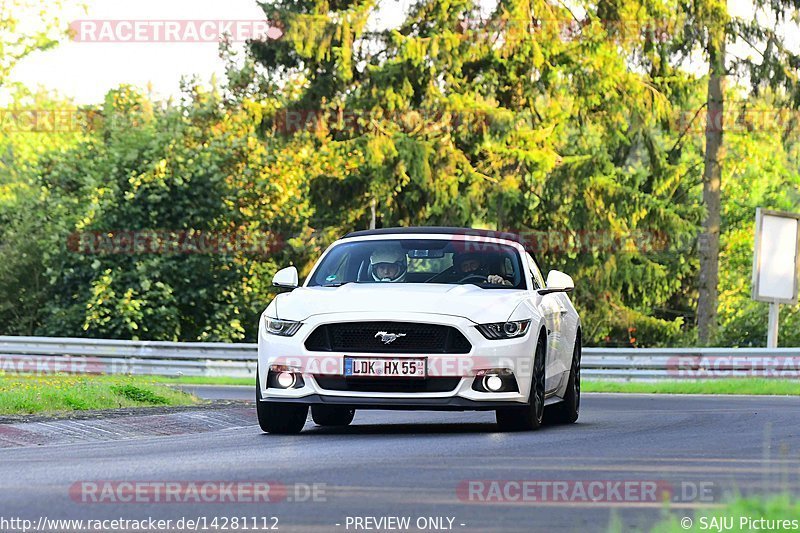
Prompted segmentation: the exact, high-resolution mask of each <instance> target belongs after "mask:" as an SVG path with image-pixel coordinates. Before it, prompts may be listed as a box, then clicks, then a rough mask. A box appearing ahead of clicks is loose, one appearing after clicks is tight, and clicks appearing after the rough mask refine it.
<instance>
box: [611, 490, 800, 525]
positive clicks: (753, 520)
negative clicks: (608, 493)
mask: <svg viewBox="0 0 800 533" xmlns="http://www.w3.org/2000/svg"><path fill="white" fill-rule="evenodd" d="M798 529H800V500H797V499H796V498H792V497H791V496H790V495H788V494H785V495H780V496H774V497H771V498H739V499H737V500H734V501H732V502H730V503H729V504H727V505H725V506H724V507H720V508H718V509H713V510H702V511H697V512H695V513H694V516H690V515H689V513H688V512H687V513H685V514H683V515H674V514H672V515H670V516H669V517H668V518H665V519H664V520H663V521H662V522H660V523H658V524H656V526H655V527H654V528H653V529H652V530H651V531H652V533H678V532H681V533H683V532H686V531H733V532H735V531H740V532H741V531H748V532H750V531H797V530H798ZM612 530H613V528H612Z"/></svg>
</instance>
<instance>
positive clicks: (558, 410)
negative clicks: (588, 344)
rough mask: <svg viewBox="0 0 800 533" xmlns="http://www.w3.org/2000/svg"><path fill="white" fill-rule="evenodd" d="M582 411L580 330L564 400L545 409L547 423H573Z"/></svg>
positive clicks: (573, 350)
mask: <svg viewBox="0 0 800 533" xmlns="http://www.w3.org/2000/svg"><path fill="white" fill-rule="evenodd" d="M580 411H581V338H580V332H579V333H578V338H577V339H575V347H574V348H573V349H572V365H571V367H570V370H569V381H568V382H567V392H566V393H565V394H564V400H563V401H561V402H558V403H557V404H555V405H550V406H548V407H547V409H546V410H545V413H544V416H545V423H546V424H572V423H574V422H576V421H577V420H578V416H580Z"/></svg>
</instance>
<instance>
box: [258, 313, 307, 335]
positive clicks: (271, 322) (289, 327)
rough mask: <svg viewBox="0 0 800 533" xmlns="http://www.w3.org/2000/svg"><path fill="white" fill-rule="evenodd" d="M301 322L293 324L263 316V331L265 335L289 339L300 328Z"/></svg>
mask: <svg viewBox="0 0 800 533" xmlns="http://www.w3.org/2000/svg"><path fill="white" fill-rule="evenodd" d="M302 325H303V323H302V322H295V321H294V320H279V319H277V318H270V317H268V316H267V315H264V329H266V330H267V333H271V334H272V335H280V336H281V337H291V336H292V335H294V334H295V333H297V330H298V329H300V326H302Z"/></svg>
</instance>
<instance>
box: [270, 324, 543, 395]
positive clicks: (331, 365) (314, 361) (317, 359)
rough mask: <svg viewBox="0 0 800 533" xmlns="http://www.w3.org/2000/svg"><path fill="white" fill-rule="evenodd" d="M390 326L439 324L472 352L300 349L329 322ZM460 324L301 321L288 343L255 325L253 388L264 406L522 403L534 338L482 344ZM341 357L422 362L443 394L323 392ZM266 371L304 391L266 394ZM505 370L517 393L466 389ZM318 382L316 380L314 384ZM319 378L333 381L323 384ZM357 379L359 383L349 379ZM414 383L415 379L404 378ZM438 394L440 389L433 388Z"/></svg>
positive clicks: (470, 327)
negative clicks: (281, 370) (289, 377)
mask: <svg viewBox="0 0 800 533" xmlns="http://www.w3.org/2000/svg"><path fill="white" fill-rule="evenodd" d="M364 321H396V322H417V323H428V324H442V325H447V326H452V327H455V328H456V329H458V330H459V331H461V333H462V334H463V335H464V336H465V337H466V338H467V340H469V342H470V344H471V345H472V349H471V350H470V351H469V353H466V354H426V353H418V354H411V353H403V354H396V355H395V354H387V353H338V352H312V351H308V350H306V348H305V345H304V343H305V340H306V339H307V338H308V336H309V335H310V334H311V332H312V331H314V329H315V328H316V327H317V326H319V325H320V324H325V323H334V322H364ZM474 326H475V324H474V323H473V322H471V321H469V320H467V319H465V318H461V317H455V316H449V315H431V314H426V313H395V314H392V315H391V316H387V315H381V316H370V317H369V318H365V317H364V315H363V314H361V313H337V314H327V315H316V316H313V317H310V318H309V319H308V320H306V321H304V323H303V326H302V327H301V328H300V330H299V331H298V332H297V333H296V334H295V335H294V336H292V337H280V336H276V335H271V334H267V333H266V332H265V331H264V329H263V324H260V325H259V337H258V364H259V369H264V370H263V371H261V373H260V382H259V387H260V388H261V396H262V398H263V399H264V400H265V401H287V402H297V403H307V404H323V403H324V404H338V405H352V406H358V408H361V409H363V408H370V407H372V408H380V409H443V410H473V409H474V410H481V409H496V408H498V407H502V406H504V405H507V406H514V405H520V404H524V403H526V402H527V401H528V394H529V391H530V383H531V369H532V364H533V354H534V351H535V344H536V341H535V336H534V335H533V334H532V331H535V329H534V328H531V330H529V331H528V333H527V335H525V336H524V337H521V338H517V339H508V340H488V339H486V338H485V337H483V335H481V333H480V332H479V331H478V330H477V329H476V328H475V327H474ZM345 356H358V357H392V358H420V357H424V358H426V360H427V367H428V375H429V377H428V378H426V379H437V378H445V379H446V380H447V383H451V384H452V388H451V387H450V386H449V385H448V387H447V388H448V389H449V390H445V391H438V392H427V391H425V390H420V391H415V392H390V391H356V390H333V389H326V388H325V387H323V386H322V385H321V384H320V381H323V382H331V381H338V382H341V381H342V376H343V373H344V358H345ZM271 365H283V366H288V367H290V368H293V369H296V370H295V371H296V372H297V373H300V374H302V376H303V381H304V385H303V386H302V387H300V388H293V389H277V388H267V386H266V377H267V376H266V369H268V368H270V366H271ZM495 368H505V369H510V370H512V371H513V372H514V375H515V378H516V381H517V386H518V388H519V391H518V392H498V393H491V392H481V391H477V390H474V389H473V388H472V385H473V382H474V381H475V376H476V375H478V374H479V373H480V371H481V370H488V369H495ZM320 376H322V378H320V379H318V378H319V377H320ZM325 377H329V378H335V379H328V380H326V379H324V378H325ZM355 379H363V378H355ZM406 379H415V378H406ZM433 388H436V389H437V390H438V389H441V387H438V388H437V387H433Z"/></svg>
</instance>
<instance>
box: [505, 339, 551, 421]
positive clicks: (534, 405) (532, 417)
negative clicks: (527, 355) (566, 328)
mask: <svg viewBox="0 0 800 533" xmlns="http://www.w3.org/2000/svg"><path fill="white" fill-rule="evenodd" d="M546 350H547V345H546V343H545V338H544V335H540V336H539V342H537V343H536V354H535V356H534V359H533V380H532V382H531V394H530V400H529V401H528V403H527V404H526V405H523V406H521V407H504V408H502V409H498V410H497V411H495V417H496V418H497V426H498V428H499V429H500V431H532V430H536V429H539V428H540V427H541V425H542V420H543V418H544V387H545V354H546Z"/></svg>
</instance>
